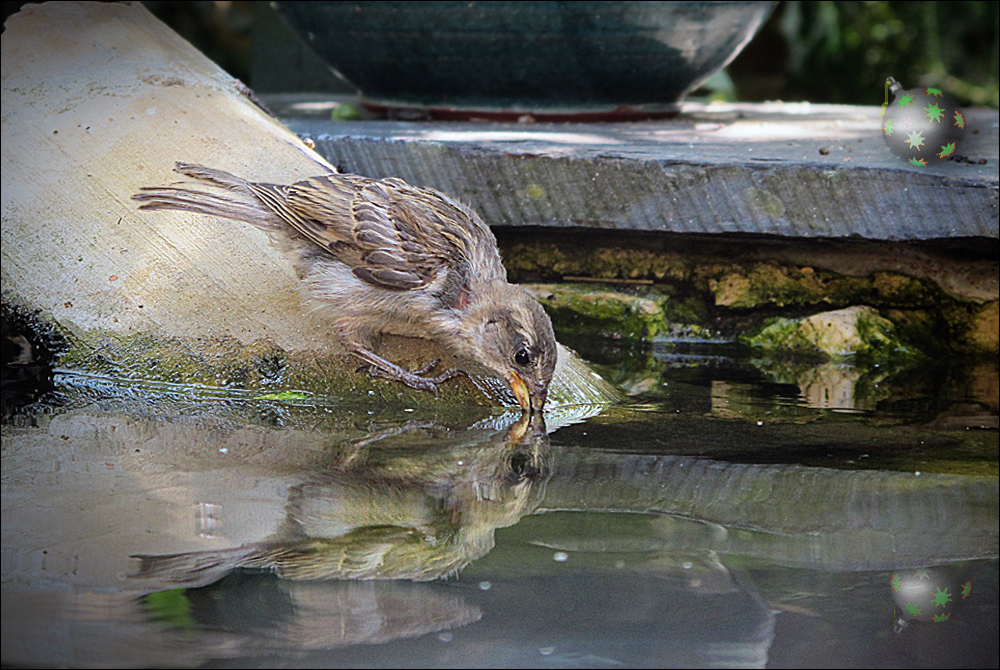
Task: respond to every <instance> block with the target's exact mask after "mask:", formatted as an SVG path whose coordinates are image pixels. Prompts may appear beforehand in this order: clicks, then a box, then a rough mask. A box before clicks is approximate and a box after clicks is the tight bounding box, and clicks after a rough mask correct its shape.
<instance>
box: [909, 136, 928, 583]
mask: <svg viewBox="0 0 1000 670" xmlns="http://www.w3.org/2000/svg"><path fill="white" fill-rule="evenodd" d="M906 143H907V144H909V145H910V148H911V149H919V148H920V147H922V146H924V136H923V135H921V134H920V131H919V130H918V131H916V132H914V133H910V134H909V135H907V136H906ZM924 572H925V573H926V572H927V571H926V570H924ZM927 579H930V577H927Z"/></svg>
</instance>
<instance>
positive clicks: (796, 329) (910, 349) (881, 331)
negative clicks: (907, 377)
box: [742, 307, 922, 363]
mask: <svg viewBox="0 0 1000 670" xmlns="http://www.w3.org/2000/svg"><path fill="white" fill-rule="evenodd" d="M742 339H743V341H744V342H745V343H747V344H749V345H750V346H752V347H756V348H760V349H764V350H767V351H784V352H798V353H804V354H812V355H818V354H819V355H823V356H826V357H829V358H830V359H833V360H845V359H851V360H856V361H865V362H889V361H893V362H897V363H908V362H913V361H916V360H919V359H920V358H921V357H922V354H921V352H920V351H919V350H918V349H917V348H916V347H914V346H912V345H911V344H910V343H908V342H906V341H904V340H902V339H901V338H900V337H899V333H898V332H897V331H896V328H895V326H894V325H893V323H892V322H891V321H889V320H888V319H886V318H884V317H882V316H880V315H879V313H878V312H877V311H876V310H874V309H872V308H871V307H850V308H847V309H842V310H836V311H833V312H821V313H819V314H814V315H812V316H810V317H807V318H803V319H787V318H775V319H771V320H770V321H768V322H767V323H766V325H765V326H764V328H762V329H761V330H760V331H759V332H757V333H754V334H748V335H745V336H744V337H743V338H742Z"/></svg>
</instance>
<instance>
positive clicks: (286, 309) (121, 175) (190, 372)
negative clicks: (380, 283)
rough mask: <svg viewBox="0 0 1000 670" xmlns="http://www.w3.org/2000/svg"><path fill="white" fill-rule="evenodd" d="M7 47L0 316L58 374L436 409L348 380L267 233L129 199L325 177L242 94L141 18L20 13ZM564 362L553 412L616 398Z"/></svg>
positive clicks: (475, 398)
mask: <svg viewBox="0 0 1000 670" xmlns="http://www.w3.org/2000/svg"><path fill="white" fill-rule="evenodd" d="M2 48H3V64H4V66H3V67H4V69H3V125H2V133H3V136H2V139H3V141H2V165H3V189H2V216H3V226H2V229H0V233H2V239H3V245H2V257H3V264H2V297H3V307H4V316H5V318H6V317H7V316H11V317H12V318H15V319H17V320H18V321H19V324H18V325H19V326H35V325H38V326H40V328H38V329H36V328H32V331H33V332H35V334H36V335H38V334H39V332H38V331H39V330H47V331H48V332H49V334H50V335H51V338H50V343H51V342H52V341H56V340H59V341H60V344H61V345H62V346H61V347H60V348H59V353H60V355H61V357H60V358H59V360H58V361H57V362H56V364H57V365H59V366H61V367H67V368H72V369H75V370H83V371H88V372H91V373H100V374H108V375H112V376H121V377H127V378H132V379H156V380H161V381H172V382H184V383H198V384H205V385H208V386H226V387H235V388H256V389H268V390H269V389H273V388H275V387H284V388H288V387H291V388H303V389H308V390H311V391H318V392H328V393H334V394H339V395H347V396H350V395H368V394H376V395H384V396H387V397H389V398H392V399H398V398H402V400H403V401H404V402H425V403H428V402H436V401H435V399H434V397H433V396H432V395H431V394H428V393H414V392H411V391H410V390H409V389H405V388H403V387H402V385H400V384H393V383H388V382H386V381H385V380H372V379H370V378H369V377H368V376H367V375H359V374H356V372H355V370H356V368H357V366H358V361H357V360H356V359H355V358H354V357H353V356H351V355H348V354H347V353H346V352H345V351H344V349H343V347H342V346H341V345H340V344H339V339H338V338H337V337H335V336H333V335H332V334H331V333H330V330H329V328H330V327H329V324H328V323H324V322H323V320H322V319H321V318H319V317H316V316H314V315H312V314H311V313H310V312H309V310H308V308H307V306H306V305H305V303H304V301H303V299H302V295H301V291H300V289H301V282H299V280H298V277H297V275H296V273H295V270H294V268H293V259H292V258H290V257H288V256H286V255H285V254H284V253H283V252H282V250H281V249H279V248H277V246H276V245H274V244H272V243H271V241H270V240H269V239H268V237H267V235H266V234H264V233H262V232H261V231H259V230H256V229H254V228H253V227H252V226H249V225H240V224H238V223H233V222H224V221H218V220H214V219H213V218H212V217H207V216H201V215H192V214H187V213H181V212H155V213H150V212H141V211H139V209H138V205H137V203H135V202H134V201H132V200H131V199H130V198H131V196H132V195H133V194H135V193H137V192H138V191H139V189H140V188H141V187H142V186H149V185H158V184H163V183H165V182H169V181H170V180H172V179H174V178H176V176H177V175H176V174H175V173H173V172H172V171H171V169H172V167H173V165H174V162H175V161H178V160H184V161H190V162H195V163H203V164H207V165H211V166H214V167H218V168H220V169H225V170H231V171H233V172H235V173H238V174H241V175H246V176H247V177H248V178H251V179H257V180H274V181H281V182H292V181H296V180H297V179H302V178H305V177H308V176H311V175H315V174H322V173H324V172H327V171H328V170H329V169H330V166H329V165H327V164H326V163H325V162H324V161H323V159H322V158H321V157H320V156H319V155H317V154H316V153H315V152H314V151H312V150H311V149H310V148H308V147H307V146H306V145H305V144H303V143H302V142H301V141H300V140H299V139H298V138H297V137H296V136H295V135H293V134H292V133H290V132H288V130H287V129H286V128H284V127H283V126H281V124H280V123H278V122H277V121H276V120H275V119H274V118H272V117H271V116H269V115H268V114H266V113H265V112H264V111H263V110H262V109H261V108H260V107H259V106H257V105H256V104H254V102H252V101H251V100H250V99H249V97H248V95H247V91H246V89H245V87H243V86H242V85H241V84H240V83H239V82H238V81H236V80H235V79H233V78H232V77H230V76H229V75H228V74H226V73H225V72H224V71H223V70H221V69H220V68H219V67H218V66H217V65H215V64H214V63H212V62H211V61H210V60H208V59H207V58H206V57H205V56H204V55H202V54H201V53H199V52H198V51H197V50H195V49H194V48H193V47H192V46H191V45H190V44H188V43H187V42H185V41H184V40H183V39H181V38H180V37H179V36H178V35H177V34H175V33H173V32H172V31H171V30H170V29H169V28H167V27H166V26H164V25H163V24H162V23H160V22H159V21H158V20H156V19H155V18H154V17H153V16H152V15H151V14H150V13H149V12H148V11H147V10H146V9H144V8H143V6H142V5H141V4H132V5H129V4H124V3H122V4H103V3H59V2H53V3H47V4H44V5H29V6H26V7H25V8H23V9H22V10H21V11H20V12H19V13H18V14H16V15H14V16H12V17H11V18H10V19H9V20H8V21H7V23H6V31H5V32H4V34H3V42H2ZM36 344H37V342H36ZM385 345H386V346H387V347H390V348H391V351H392V352H393V353H394V354H395V356H394V360H396V361H398V362H400V363H401V364H404V365H405V364H412V363H415V362H417V363H419V362H420V361H422V362H424V363H426V362H427V361H430V360H433V359H435V358H439V359H442V364H443V365H449V364H451V365H452V366H457V367H460V363H458V362H456V361H454V359H451V358H449V352H446V351H439V348H438V347H436V346H434V344H433V343H430V342H426V341H423V340H417V339H415V338H395V339H390V341H387V342H386V343H385ZM562 351H564V354H562V355H560V359H561V360H560V365H559V367H558V369H557V379H556V380H554V381H553V386H552V388H551V389H550V394H549V397H550V399H552V401H553V404H570V405H574V404H580V403H586V402H603V401H609V400H611V399H612V398H613V393H612V391H611V389H610V388H609V387H608V386H607V385H606V384H602V383H600V382H599V380H596V379H595V378H594V376H593V374H592V373H591V372H590V371H589V369H587V367H586V365H585V364H583V363H582V362H581V361H579V359H578V358H576V357H575V356H573V355H572V354H571V353H570V352H568V351H565V350H562ZM566 373H568V376H567V374H566ZM490 381H491V380H488V379H486V380H478V382H477V383H476V384H474V383H473V381H470V380H468V379H465V378H462V379H457V380H455V381H454V382H453V383H449V384H446V385H444V387H443V388H442V395H445V396H448V398H449V399H453V400H458V401H461V402H468V403H471V404H497V403H505V402H506V401H507V397H506V396H505V395H504V393H503V392H502V391H503V388H502V385H500V384H490ZM484 391H485V392H486V393H485V394H484ZM397 393H398V398H397ZM594 393H596V394H597V395H593V394H594ZM581 394H584V395H581ZM584 396H586V399H585V398H584Z"/></svg>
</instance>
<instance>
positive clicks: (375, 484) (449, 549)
mask: <svg viewBox="0 0 1000 670" xmlns="http://www.w3.org/2000/svg"><path fill="white" fill-rule="evenodd" d="M483 432H484V431H482V430H479V431H449V430H447V429H443V428H440V427H438V426H436V425H433V424H430V423H419V422H405V423H400V424H398V425H393V426H387V427H385V428H383V430H382V431H381V432H380V433H376V434H374V435H369V436H367V437H365V438H362V439H358V440H353V441H350V442H349V443H347V444H345V445H342V446H341V447H340V448H338V449H336V450H334V451H333V452H332V453H331V461H332V462H331V463H330V464H329V465H328V466H327V469H325V470H324V471H323V472H321V473H318V474H315V475H310V476H308V477H307V478H306V479H305V480H304V481H303V482H301V483H299V484H296V485H294V486H292V487H291V488H290V489H289V492H288V498H287V504H286V506H285V509H286V514H285V518H284V519H283V520H282V522H281V523H280V525H279V526H278V528H277V529H275V531H274V532H273V533H271V534H270V535H269V536H268V537H266V538H261V539H260V540H258V541H255V542H249V543H245V544H243V545H241V546H239V547H235V548H228V549H221V550H210V551H196V552H186V553H180V554H166V555H149V554H147V555H139V556H134V558H136V559H137V562H138V565H137V566H136V567H135V568H134V569H133V570H132V571H131V572H130V573H129V578H130V579H138V580H155V581H159V582H165V583H169V584H173V585H184V586H201V585H204V584H208V583H211V582H214V581H216V580H217V579H220V578H221V577H223V576H224V575H225V574H227V573H228V572H230V571H232V570H233V569H235V568H263V569H269V570H273V571H274V572H275V573H276V574H277V575H278V576H280V577H283V578H287V579H294V580H319V579H410V580H414V581H428V580H433V579H439V578H441V577H446V576H448V575H451V574H454V573H456V572H457V571H459V570H461V569H462V568H463V567H465V566H466V565H467V564H468V563H470V562H471V561H473V560H475V559H476V558H479V557H481V556H483V555H485V554H486V553H487V552H489V551H490V549H492V548H493V543H494V540H493V536H494V532H495V530H496V529H497V528H502V527H505V526H510V525H512V524H514V523H516V522H517V521H518V520H519V519H520V518H521V517H523V516H524V515H526V514H530V513H531V512H532V511H534V509H535V508H536V507H537V505H538V502H539V501H540V500H541V498H542V495H543V493H544V490H545V482H546V480H547V478H548V476H549V467H548V464H547V461H546V458H547V447H548V436H547V435H546V432H545V423H544V421H543V420H542V418H541V417H540V416H532V417H529V416H527V415H524V416H522V417H521V418H520V419H519V420H518V421H517V422H515V423H514V424H513V425H512V426H511V427H510V428H509V429H507V430H506V431H499V432H496V433H495V434H493V435H490V436H488V438H487V439H484V435H483V434H482V433H483Z"/></svg>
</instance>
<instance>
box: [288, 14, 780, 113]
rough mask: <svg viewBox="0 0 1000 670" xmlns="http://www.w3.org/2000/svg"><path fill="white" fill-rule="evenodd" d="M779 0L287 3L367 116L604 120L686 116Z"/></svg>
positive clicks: (292, 20) (292, 18)
mask: <svg viewBox="0 0 1000 670" xmlns="http://www.w3.org/2000/svg"><path fill="white" fill-rule="evenodd" d="M773 5H774V3H772V2H278V3H276V7H277V9H278V12H279V13H280V14H281V16H282V17H283V18H284V19H285V21H287V22H288V24H289V25H290V26H291V27H292V29H293V30H294V31H296V33H297V34H298V35H299V36H300V37H301V38H302V39H303V40H305V41H306V42H307V43H308V44H310V45H311V46H312V48H313V49H314V50H315V51H316V52H317V53H318V54H319V55H320V56H321V57H322V58H324V59H325V60H326V62H327V63H328V64H329V65H330V67H331V68H333V69H334V70H335V71H336V72H337V73H338V74H340V75H341V76H342V77H344V78H345V79H347V80H348V81H350V82H351V83H352V84H354V85H355V86H356V87H357V88H358V89H360V91H361V93H362V102H363V103H364V104H365V105H366V106H367V107H369V108H370V109H374V110H379V111H386V110H397V111H398V110H411V111H414V112H415V113H417V114H419V113H421V112H423V113H424V114H425V115H427V114H429V115H431V116H433V117H436V118H470V117H480V118H500V119H507V118H517V117H520V116H522V115H525V114H528V115H531V116H533V117H534V118H536V119H538V120H547V119H566V120H569V119H575V120H588V119H591V120H598V119H612V118H649V117H653V116H669V115H672V114H674V113H676V112H677V110H678V106H679V104H680V103H681V102H682V101H683V99H684V96H685V95H686V94H687V93H689V92H690V91H692V90H693V89H694V88H696V87H697V86H699V85H700V84H702V83H703V82H704V81H706V80H707V79H708V78H709V77H711V76H712V75H713V74H714V73H715V72H717V71H718V70H720V69H721V68H723V67H724V66H725V65H726V64H727V63H729V62H730V61H731V60H732V59H733V58H735V57H736V55H737V54H738V53H739V52H740V50H742V49H743V47H744V46H746V44H747V43H748V42H749V41H750V39H751V38H752V37H753V36H754V34H755V33H756V32H757V30H758V29H759V28H760V27H761V25H763V23H764V21H765V19H766V18H767V16H768V15H769V13H770V12H771V9H772V7H773Z"/></svg>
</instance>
